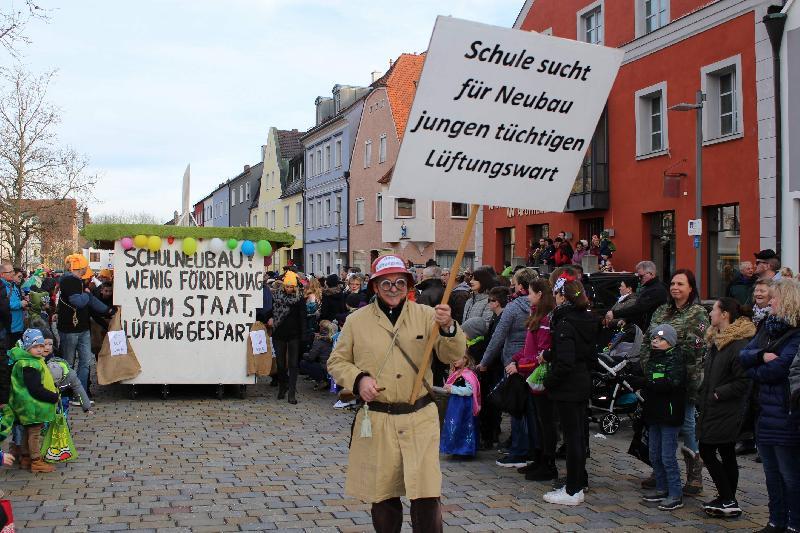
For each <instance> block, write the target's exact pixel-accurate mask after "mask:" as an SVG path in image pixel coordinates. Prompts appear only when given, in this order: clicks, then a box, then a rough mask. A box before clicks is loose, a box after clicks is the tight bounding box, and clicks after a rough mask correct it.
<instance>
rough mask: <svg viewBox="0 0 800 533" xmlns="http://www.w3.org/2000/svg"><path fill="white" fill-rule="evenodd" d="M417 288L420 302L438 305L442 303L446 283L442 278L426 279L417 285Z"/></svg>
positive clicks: (431, 305) (433, 305)
mask: <svg viewBox="0 0 800 533" xmlns="http://www.w3.org/2000/svg"><path fill="white" fill-rule="evenodd" d="M417 289H419V294H418V296H417V303H418V304H422V305H428V306H430V307H436V306H437V305H439V304H440V303H442V296H444V283H442V280H440V279H436V278H431V279H426V280H425V281H423V282H422V283H420V284H419V285H417Z"/></svg>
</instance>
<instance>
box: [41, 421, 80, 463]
mask: <svg viewBox="0 0 800 533" xmlns="http://www.w3.org/2000/svg"><path fill="white" fill-rule="evenodd" d="M41 454H42V459H44V460H45V461H47V462H48V463H67V462H69V461H72V460H75V459H77V458H78V452H77V451H76V450H75V444H74V443H73V442H72V435H70V433H69V426H67V417H66V416H64V412H63V411H61V410H59V411H58V412H57V413H56V417H55V418H54V419H53V421H52V422H50V424H49V425H48V426H47V429H46V430H45V433H44V438H43V439H42V450H41Z"/></svg>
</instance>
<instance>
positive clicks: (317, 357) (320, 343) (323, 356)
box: [303, 337, 333, 368]
mask: <svg viewBox="0 0 800 533" xmlns="http://www.w3.org/2000/svg"><path fill="white" fill-rule="evenodd" d="M331 351H333V342H332V341H331V339H329V338H328V337H317V338H316V339H314V344H312V345H311V349H310V350H309V351H308V353H307V354H305V355H303V359H305V360H306V361H308V362H309V363H319V364H321V365H322V367H323V368H325V366H326V365H327V364H328V358H329V357H330V356H331Z"/></svg>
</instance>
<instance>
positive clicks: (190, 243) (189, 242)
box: [181, 237, 197, 255]
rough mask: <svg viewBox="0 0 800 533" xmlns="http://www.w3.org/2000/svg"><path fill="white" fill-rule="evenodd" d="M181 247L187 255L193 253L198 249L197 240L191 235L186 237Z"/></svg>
mask: <svg viewBox="0 0 800 533" xmlns="http://www.w3.org/2000/svg"><path fill="white" fill-rule="evenodd" d="M181 248H182V249H183V253H185V254H186V255H193V254H194V253H195V252H196V251H197V241H196V240H194V239H193V238H191V237H186V238H185V239H183V245H182V246H181Z"/></svg>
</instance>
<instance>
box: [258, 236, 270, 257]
mask: <svg viewBox="0 0 800 533" xmlns="http://www.w3.org/2000/svg"><path fill="white" fill-rule="evenodd" d="M256 250H258V253H260V254H261V255H263V256H264V257H267V256H268V255H271V254H272V245H271V244H270V243H269V241H266V240H260V241H258V242H257V243H256Z"/></svg>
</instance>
